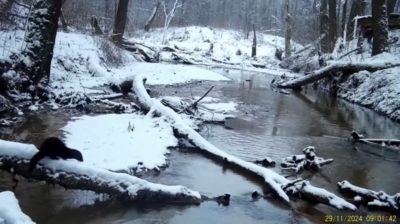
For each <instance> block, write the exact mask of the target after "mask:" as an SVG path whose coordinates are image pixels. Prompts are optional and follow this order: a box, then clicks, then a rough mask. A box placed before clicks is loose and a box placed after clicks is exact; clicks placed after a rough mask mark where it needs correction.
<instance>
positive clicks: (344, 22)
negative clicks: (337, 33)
mask: <svg viewBox="0 0 400 224" xmlns="http://www.w3.org/2000/svg"><path fill="white" fill-rule="evenodd" d="M347 1H348V0H344V3H343V8H342V35H343V36H342V37H344V36H345V35H344V32H346V14H347Z"/></svg>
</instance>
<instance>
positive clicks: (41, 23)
mask: <svg viewBox="0 0 400 224" xmlns="http://www.w3.org/2000/svg"><path fill="white" fill-rule="evenodd" d="M61 5H62V0H52V1H47V0H38V1H36V2H35V3H34V5H33V9H32V12H31V15H30V17H29V19H28V25H27V31H26V36H25V40H24V42H25V43H26V47H25V49H24V50H23V51H22V53H21V54H14V55H12V56H11V59H10V60H9V61H8V62H7V63H6V65H7V66H5V67H3V68H2V71H1V72H2V73H3V74H4V73H9V74H12V73H13V72H15V73H17V74H18V77H19V78H18V79H14V78H13V77H15V75H13V77H11V78H10V76H7V75H6V76H4V75H2V76H1V77H0V78H1V81H2V82H3V83H2V85H1V86H2V87H1V93H2V94H5V95H8V94H6V93H7V92H8V93H10V91H11V92H13V93H14V94H15V93H18V92H29V93H31V95H32V97H35V96H37V95H38V96H39V97H41V98H44V97H46V94H44V93H45V87H46V86H47V84H48V81H49V77H50V66H51V60H52V58H53V49H54V44H55V39H56V34H57V28H58V19H59V17H60V12H61ZM8 96H10V97H11V95H8ZM15 97H17V96H15V95H12V98H15Z"/></svg>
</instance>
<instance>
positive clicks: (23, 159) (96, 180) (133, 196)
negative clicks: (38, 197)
mask: <svg viewBox="0 0 400 224" xmlns="http://www.w3.org/2000/svg"><path fill="white" fill-rule="evenodd" d="M36 152H37V149H36V147H35V146H34V145H29V144H22V143H15V142H9V141H4V140H0V169H1V170H4V171H7V172H12V173H13V174H18V175H21V176H23V177H26V178H31V179H35V180H40V181H46V182H50V183H54V184H59V185H61V186H63V187H65V188H67V189H79V190H90V191H94V192H96V193H105V194H108V195H110V196H112V197H116V198H119V199H122V200H126V201H138V200H146V201H163V202H167V203H184V204H199V203H200V202H201V200H202V196H201V195H200V193H199V192H196V191H193V190H190V189H188V188H186V187H184V186H166V185H162V184H155V183H151V182H148V181H146V180H143V179H140V178H137V177H134V176H130V175H128V174H124V173H114V172H111V171H108V170H105V169H101V168H97V167H94V166H91V165H88V164H85V163H82V162H77V161H75V160H50V159H48V160H43V162H41V163H40V166H38V168H37V169H35V170H34V171H33V172H32V173H30V172H29V171H28V167H29V160H30V158H31V157H32V156H33V154H34V153H36Z"/></svg>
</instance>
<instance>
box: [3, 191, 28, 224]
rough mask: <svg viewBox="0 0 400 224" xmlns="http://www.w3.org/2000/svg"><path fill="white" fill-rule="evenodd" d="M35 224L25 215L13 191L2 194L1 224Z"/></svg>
mask: <svg viewBox="0 0 400 224" xmlns="http://www.w3.org/2000/svg"><path fill="white" fill-rule="evenodd" d="M28 223H34V222H33V221H32V220H31V218H29V217H28V216H27V215H25V214H24V213H23V212H22V210H21V208H20V207H19V204H18V199H17V198H16V197H15V195H14V193H13V192H11V191H4V192H0V224H28Z"/></svg>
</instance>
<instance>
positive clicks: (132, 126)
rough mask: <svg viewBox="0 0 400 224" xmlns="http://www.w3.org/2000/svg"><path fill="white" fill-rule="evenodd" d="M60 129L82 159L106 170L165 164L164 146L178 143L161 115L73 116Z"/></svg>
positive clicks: (165, 147)
mask: <svg viewBox="0 0 400 224" xmlns="http://www.w3.org/2000/svg"><path fill="white" fill-rule="evenodd" d="M63 130H64V131H65V133H66V139H65V140H66V144H67V145H68V146H69V147H71V148H75V149H78V150H80V151H81V152H82V155H83V158H84V161H85V163H89V164H91V165H94V166H98V167H102V168H105V169H109V170H129V169H130V168H136V167H137V166H138V163H139V162H141V163H142V164H143V165H140V166H139V167H142V168H147V169H154V168H158V167H161V166H164V165H166V154H168V153H169V151H168V149H167V147H170V146H175V145H177V139H176V138H175V137H174V135H173V133H172V128H171V126H170V125H169V124H168V123H166V122H165V121H164V120H163V118H152V117H149V116H143V115H138V114H108V115H99V116H93V117H91V116H82V117H77V118H74V119H73V121H70V122H69V123H68V124H67V125H66V126H65V127H64V128H63Z"/></svg>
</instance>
